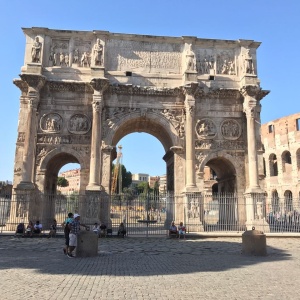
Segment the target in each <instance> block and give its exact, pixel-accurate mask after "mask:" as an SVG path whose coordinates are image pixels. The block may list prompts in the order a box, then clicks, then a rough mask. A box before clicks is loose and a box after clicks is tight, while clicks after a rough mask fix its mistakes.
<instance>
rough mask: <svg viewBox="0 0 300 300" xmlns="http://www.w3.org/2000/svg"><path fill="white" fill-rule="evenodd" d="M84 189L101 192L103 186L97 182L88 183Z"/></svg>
mask: <svg viewBox="0 0 300 300" xmlns="http://www.w3.org/2000/svg"><path fill="white" fill-rule="evenodd" d="M85 190H86V191H96V192H101V191H104V188H103V186H102V185H98V184H89V185H87V186H86V188H85Z"/></svg>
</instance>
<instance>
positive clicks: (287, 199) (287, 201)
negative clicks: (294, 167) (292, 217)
mask: <svg viewBox="0 0 300 300" xmlns="http://www.w3.org/2000/svg"><path fill="white" fill-rule="evenodd" d="M284 208H285V211H286V212H290V211H293V193H292V192H291V191H289V190H286V191H285V192H284Z"/></svg>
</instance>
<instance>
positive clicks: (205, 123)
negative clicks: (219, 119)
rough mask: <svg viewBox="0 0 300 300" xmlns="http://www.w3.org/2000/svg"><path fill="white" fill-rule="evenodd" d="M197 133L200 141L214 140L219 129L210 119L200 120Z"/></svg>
mask: <svg viewBox="0 0 300 300" xmlns="http://www.w3.org/2000/svg"><path fill="white" fill-rule="evenodd" d="M196 133H197V136H198V138H199V139H212V138H214V137H215V136H216V134H217V127H216V125H215V124H214V122H213V121H212V120H210V119H202V120H198V122H197V124H196Z"/></svg>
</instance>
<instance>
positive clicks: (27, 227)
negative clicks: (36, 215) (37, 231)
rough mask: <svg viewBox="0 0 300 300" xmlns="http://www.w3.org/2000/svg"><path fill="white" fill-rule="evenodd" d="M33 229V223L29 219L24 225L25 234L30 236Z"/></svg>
mask: <svg viewBox="0 0 300 300" xmlns="http://www.w3.org/2000/svg"><path fill="white" fill-rule="evenodd" d="M33 229H34V226H33V223H32V221H29V223H28V225H27V226H26V235H29V236H30V237H32V233H33Z"/></svg>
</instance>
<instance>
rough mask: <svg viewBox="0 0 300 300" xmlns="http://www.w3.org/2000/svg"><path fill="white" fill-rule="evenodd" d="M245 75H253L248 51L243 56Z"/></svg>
mask: <svg viewBox="0 0 300 300" xmlns="http://www.w3.org/2000/svg"><path fill="white" fill-rule="evenodd" d="M245 73H246V74H254V66H253V60H252V56H251V54H250V50H249V49H248V50H247V52H246V55H245Z"/></svg>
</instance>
